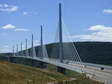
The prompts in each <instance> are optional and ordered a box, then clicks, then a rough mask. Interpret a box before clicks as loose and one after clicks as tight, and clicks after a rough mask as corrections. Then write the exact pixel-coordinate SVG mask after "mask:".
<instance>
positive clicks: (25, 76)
mask: <svg viewBox="0 0 112 84" xmlns="http://www.w3.org/2000/svg"><path fill="white" fill-rule="evenodd" d="M51 68H52V67H51ZM51 68H50V70H45V69H40V68H34V67H29V66H24V65H19V64H12V63H8V62H0V84H102V83H98V82H95V81H92V80H90V79H89V78H86V77H85V76H83V75H82V76H81V75H80V76H79V75H78V73H76V72H71V73H72V74H73V76H71V75H69V76H68V75H63V74H61V73H58V72H56V71H52V70H53V68H52V69H51ZM75 75H77V76H79V77H76V76H75Z"/></svg>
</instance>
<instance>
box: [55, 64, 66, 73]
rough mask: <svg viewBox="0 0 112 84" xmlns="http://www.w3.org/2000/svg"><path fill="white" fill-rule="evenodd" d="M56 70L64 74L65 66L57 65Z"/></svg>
mask: <svg viewBox="0 0 112 84" xmlns="http://www.w3.org/2000/svg"><path fill="white" fill-rule="evenodd" d="M57 71H58V72H60V73H62V74H66V69H65V68H62V67H58V66H57Z"/></svg>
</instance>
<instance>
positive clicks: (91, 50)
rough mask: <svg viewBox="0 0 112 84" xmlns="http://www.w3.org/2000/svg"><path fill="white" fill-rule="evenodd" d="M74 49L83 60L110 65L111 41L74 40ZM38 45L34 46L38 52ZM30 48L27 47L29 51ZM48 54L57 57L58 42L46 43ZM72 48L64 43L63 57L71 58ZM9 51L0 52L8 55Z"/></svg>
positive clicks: (111, 60) (111, 58)
mask: <svg viewBox="0 0 112 84" xmlns="http://www.w3.org/2000/svg"><path fill="white" fill-rule="evenodd" d="M74 44H75V46H76V49H77V51H78V53H79V55H80V57H81V59H82V61H83V62H90V63H98V64H106V65H112V43H111V42H75V43H74ZM39 49H40V47H36V53H37V54H38V52H39ZM30 51H31V50H30V49H29V52H30ZM47 52H48V56H49V57H52V58H59V44H57V43H53V44H48V45H47ZM73 54H74V49H73V45H72V44H71V43H64V56H65V59H73ZM9 55H11V53H7V54H0V56H9Z"/></svg>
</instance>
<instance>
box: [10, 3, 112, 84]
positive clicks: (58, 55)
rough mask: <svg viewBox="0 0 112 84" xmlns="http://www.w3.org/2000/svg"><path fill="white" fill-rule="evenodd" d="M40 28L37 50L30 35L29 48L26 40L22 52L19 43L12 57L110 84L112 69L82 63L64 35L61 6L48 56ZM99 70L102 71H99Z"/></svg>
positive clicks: (72, 45)
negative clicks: (30, 42)
mask: <svg viewBox="0 0 112 84" xmlns="http://www.w3.org/2000/svg"><path fill="white" fill-rule="evenodd" d="M40 28H41V38H40V46H38V50H35V46H34V36H33V34H32V44H31V48H30V49H28V43H27V39H26V41H25V42H26V49H25V50H23V46H22V43H21V50H20V51H19V50H18V45H16V52H15V48H13V56H12V57H14V58H25V59H32V60H37V61H40V62H41V64H42V65H41V66H43V64H45V63H47V64H53V65H55V66H57V67H58V71H59V72H62V73H65V70H66V69H68V70H72V71H76V72H79V73H86V74H87V75H88V76H91V78H92V79H96V80H100V81H103V82H105V83H106V84H112V68H111V67H108V68H107V67H106V66H103V65H102V66H101V65H99V67H96V66H91V65H89V64H88V63H83V62H82V60H81V58H80V56H79V53H78V51H77V49H76V47H75V45H74V43H73V41H72V40H70V38H69V36H70V35H69V34H68V32H67V34H66V35H64V32H63V31H64V27H63V20H62V8H61V4H59V23H58V28H57V33H56V41H55V45H52V48H51V49H50V51H49V52H50V54H48V50H47V49H46V45H45V44H44V38H43V26H41V27H40ZM64 38H67V39H66V41H69V42H70V43H67V42H65V41H64ZM100 68H102V69H104V70H100Z"/></svg>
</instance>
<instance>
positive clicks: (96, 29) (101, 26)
mask: <svg viewBox="0 0 112 84" xmlns="http://www.w3.org/2000/svg"><path fill="white" fill-rule="evenodd" d="M109 29H112V27H106V26H104V25H95V26H91V27H90V28H89V29H88V30H93V31H101V30H109Z"/></svg>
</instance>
